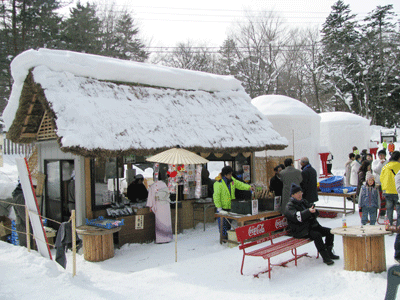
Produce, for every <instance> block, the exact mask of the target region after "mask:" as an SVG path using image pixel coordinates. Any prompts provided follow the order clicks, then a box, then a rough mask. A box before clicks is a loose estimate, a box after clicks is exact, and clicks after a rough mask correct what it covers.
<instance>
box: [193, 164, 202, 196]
mask: <svg viewBox="0 0 400 300" xmlns="http://www.w3.org/2000/svg"><path fill="white" fill-rule="evenodd" d="M201 170H202V166H201V165H197V166H196V175H195V176H196V177H195V181H196V189H195V192H194V197H195V198H196V199H200V198H201Z"/></svg>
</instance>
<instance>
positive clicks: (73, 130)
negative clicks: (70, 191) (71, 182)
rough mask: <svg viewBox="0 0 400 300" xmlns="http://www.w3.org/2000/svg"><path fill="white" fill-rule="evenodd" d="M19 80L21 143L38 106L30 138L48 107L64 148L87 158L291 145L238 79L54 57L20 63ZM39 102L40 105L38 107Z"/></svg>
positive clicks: (15, 95) (13, 105) (13, 117)
mask: <svg viewBox="0 0 400 300" xmlns="http://www.w3.org/2000/svg"><path fill="white" fill-rule="evenodd" d="M12 74H13V76H15V77H14V79H15V84H14V85H13V90H12V94H11V97H10V101H9V104H8V106H7V108H6V110H5V112H4V114H3V117H4V120H5V122H6V125H7V126H8V127H9V128H10V130H9V132H8V133H9V134H10V136H11V137H13V138H14V140H18V139H19V138H20V137H21V136H22V133H23V131H24V130H25V129H26V127H27V126H26V124H25V126H23V125H22V123H24V119H25V117H26V114H27V111H28V107H29V106H31V107H32V106H33V105H34V108H33V109H31V110H32V111H36V112H37V116H33V113H31V114H32V116H31V117H30V118H31V119H32V120H34V121H32V123H31V124H30V127H31V132H37V129H38V128H36V127H38V126H39V125H40V122H39V121H41V118H42V117H43V114H44V111H43V107H45V108H46V111H50V115H52V116H53V118H54V121H55V127H56V134H57V136H58V137H59V138H61V139H60V141H59V142H60V145H61V146H62V147H63V148H65V150H67V151H71V152H76V153H80V154H88V155H93V154H97V153H98V151H99V149H103V150H107V151H119V152H121V151H122V152H123V151H132V150H135V151H136V153H138V151H139V152H140V151H142V152H146V153H149V150H152V151H150V152H153V153H154V152H156V149H158V150H162V149H166V148H170V147H173V146H176V145H180V146H181V147H183V148H187V149H189V150H190V149H191V150H193V151H207V150H208V151H209V150H213V151H214V152H218V150H220V151H224V150H231V151H236V152H237V151H241V150H246V151H256V150H260V149H283V148H284V147H285V146H286V145H287V140H286V139H285V138H283V137H281V136H280V135H279V134H278V133H277V132H276V131H274V130H273V129H272V125H271V123H270V122H269V121H268V120H267V118H266V117H265V116H263V115H262V114H261V113H260V112H259V111H258V110H257V109H256V108H255V107H254V106H253V105H251V104H250V102H249V100H250V98H249V96H248V95H247V94H246V93H245V91H244V89H243V87H242V86H241V84H240V82H239V81H237V80H236V79H234V78H233V77H227V76H218V75H213V74H207V73H203V72H194V71H187V70H180V69H174V68H166V67H159V66H153V65H149V64H143V63H136V62H130V61H122V60H118V59H111V58H107V57H101V56H96V55H89V54H82V53H74V52H70V51H61V50H47V49H40V50H39V51H35V50H29V51H26V52H24V53H22V54H21V55H19V56H17V57H16V58H15V59H14V61H13V62H12ZM34 94H36V95H39V96H38V97H39V98H40V99H39V101H37V100H32V99H33V98H35V96H34ZM39 104H40V105H39ZM33 127H35V128H34V130H33V131H32V128H33ZM19 141H21V140H19ZM24 141H25V142H28V141H27V140H24ZM82 151H85V153H82ZM88 152H89V153H88Z"/></svg>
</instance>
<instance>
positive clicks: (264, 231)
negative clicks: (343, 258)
mask: <svg viewBox="0 0 400 300" xmlns="http://www.w3.org/2000/svg"><path fill="white" fill-rule="evenodd" d="M235 231H236V236H237V240H238V242H239V243H240V245H239V249H241V250H243V260H242V266H241V269H240V273H241V274H242V275H243V265H244V258H245V257H246V256H261V257H262V258H264V259H268V269H267V270H266V271H263V272H260V273H258V274H254V277H258V275H259V274H262V273H265V272H268V277H269V278H271V270H272V268H271V266H282V267H286V264H288V263H289V262H291V261H293V260H294V261H295V265H296V266H297V259H299V258H300V257H303V256H308V253H302V254H297V247H300V246H302V245H305V244H308V243H310V242H313V241H312V240H310V239H296V238H293V237H288V238H286V239H284V240H282V241H279V242H276V243H275V242H274V239H276V238H278V237H282V236H287V235H288V234H289V232H288V223H287V220H286V217H284V216H280V217H277V218H273V219H268V220H265V221H261V222H258V223H254V224H250V225H246V226H241V227H238V228H236V230H235ZM268 241H270V242H271V243H270V244H269V245H268V246H265V247H262V248H259V249H256V250H253V251H251V252H246V250H247V249H248V248H249V247H252V246H255V245H259V244H261V243H264V242H268ZM289 250H290V251H292V254H293V255H294V257H293V258H291V259H289V260H287V261H284V262H283V263H280V264H271V261H270V259H271V257H274V256H277V255H279V254H281V253H284V252H287V251H289ZM318 256H319V254H318V252H317V258H318ZM308 257H310V256H308Z"/></svg>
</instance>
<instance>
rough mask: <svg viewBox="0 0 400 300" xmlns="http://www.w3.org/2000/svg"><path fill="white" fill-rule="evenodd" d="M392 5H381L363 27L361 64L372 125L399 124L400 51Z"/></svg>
mask: <svg viewBox="0 0 400 300" xmlns="http://www.w3.org/2000/svg"><path fill="white" fill-rule="evenodd" d="M393 16H394V12H393V5H386V6H383V7H381V6H378V7H377V8H376V9H375V10H373V11H372V12H371V13H370V14H369V15H368V16H367V17H366V18H365V20H364V21H365V24H364V25H363V26H362V32H363V35H362V36H363V38H362V40H361V46H360V48H361V51H360V52H359V53H360V54H359V64H360V66H362V71H361V72H360V78H361V82H362V84H363V90H364V91H365V99H364V105H365V108H366V109H365V110H366V114H365V115H366V116H367V117H370V118H371V119H372V123H373V124H379V125H384V126H385V125H386V126H393V125H394V124H396V123H397V120H396V119H397V117H398V112H399V110H397V109H396V106H397V102H398V101H399V100H400V99H399V98H398V93H397V97H396V90H398V89H399V87H400V84H399V81H398V80H396V77H397V74H399V70H400V69H399V67H398V65H399V49H398V42H397V41H396V26H395V23H394V22H392V21H391V20H392V19H393Z"/></svg>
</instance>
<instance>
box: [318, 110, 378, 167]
mask: <svg viewBox="0 0 400 300" xmlns="http://www.w3.org/2000/svg"><path fill="white" fill-rule="evenodd" d="M319 115H320V116H321V130H320V132H321V138H320V143H321V146H322V147H324V148H325V147H326V148H327V149H328V150H329V151H330V152H331V153H332V155H333V161H332V170H335V169H342V170H343V169H344V165H345V163H346V161H347V160H348V158H349V153H351V152H352V151H353V146H356V147H357V148H358V149H359V150H360V153H361V150H362V149H367V150H368V152H369V148H370V139H371V127H370V120H368V119H365V118H363V117H360V116H358V115H355V114H352V113H348V112H327V113H320V114H319ZM332 173H333V174H335V172H332Z"/></svg>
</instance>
